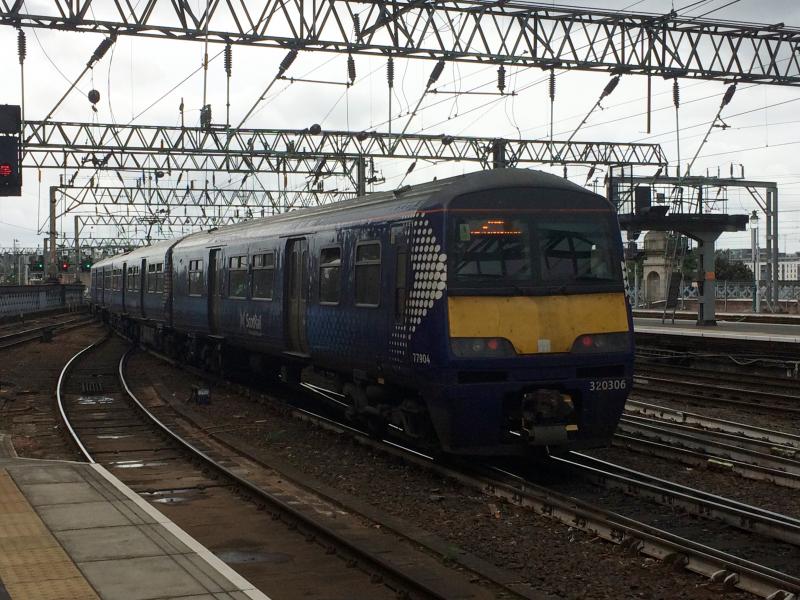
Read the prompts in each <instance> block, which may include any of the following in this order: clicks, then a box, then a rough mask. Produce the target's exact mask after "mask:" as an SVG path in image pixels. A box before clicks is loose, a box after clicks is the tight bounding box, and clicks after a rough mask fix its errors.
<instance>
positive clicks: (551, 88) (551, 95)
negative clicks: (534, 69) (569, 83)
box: [550, 69, 556, 100]
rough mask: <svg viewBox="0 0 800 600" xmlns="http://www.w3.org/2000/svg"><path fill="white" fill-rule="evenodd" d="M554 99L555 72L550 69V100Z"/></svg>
mask: <svg viewBox="0 0 800 600" xmlns="http://www.w3.org/2000/svg"><path fill="white" fill-rule="evenodd" d="M555 99H556V72H555V70H554V69H550V100H555Z"/></svg>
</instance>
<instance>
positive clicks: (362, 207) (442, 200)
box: [180, 169, 610, 248]
mask: <svg viewBox="0 0 800 600" xmlns="http://www.w3.org/2000/svg"><path fill="white" fill-rule="evenodd" d="M508 187H538V188H547V189H560V190H567V191H572V192H576V193H579V194H582V195H583V196H585V197H586V198H587V199H588V198H594V199H595V200H596V201H597V202H598V205H601V206H603V207H609V208H610V206H609V204H608V201H607V200H606V199H605V198H604V197H602V196H599V195H597V194H594V193H592V192H590V191H589V190H587V189H585V188H583V187H581V186H579V185H577V184H574V183H572V182H571V181H569V180H567V179H564V178H562V177H558V176H557V175H552V174H550V173H545V172H544V171H535V170H532V169H493V170H487V171H476V172H472V173H466V174H464V175H457V176H455V177H448V178H445V179H437V180H433V181H430V182H428V183H423V184H419V185H414V186H407V188H406V189H402V188H401V189H399V190H390V191H381V192H374V193H371V194H367V195H366V196H361V197H359V198H353V199H351V200H343V201H341V202H336V203H333V204H326V205H324V206H318V207H313V208H304V209H301V210H297V211H292V212H288V213H283V214H279V215H273V216H269V217H263V218H260V219H254V220H252V221H246V222H244V223H236V224H234V225H227V226H225V227H222V228H219V229H212V230H209V231H203V232H197V233H193V234H190V235H187V236H186V238H185V239H184V240H182V241H181V243H180V247H181V248H188V247H195V246H213V245H215V244H224V243H226V242H228V241H229V240H230V239H231V237H232V236H234V237H237V238H248V237H251V236H256V235H258V234H260V233H261V232H262V231H263V228H264V227H265V226H266V225H269V226H271V227H272V226H274V227H277V228H279V229H284V230H285V233H286V234H295V233H296V234H298V235H299V234H300V233H305V232H311V231H314V230H315V229H316V228H318V227H320V226H327V225H330V224H331V223H333V222H335V223H340V224H341V223H347V222H349V221H356V222H361V221H368V220H372V219H380V218H383V217H385V216H386V214H387V210H388V211H391V213H393V214H402V213H409V214H411V215H413V214H414V213H415V212H416V211H418V210H421V209H424V208H425V207H426V206H431V205H443V206H447V204H449V202H450V201H451V200H452V199H453V198H455V197H457V196H461V195H463V194H469V193H473V192H481V191H487V190H492V189H496V188H508Z"/></svg>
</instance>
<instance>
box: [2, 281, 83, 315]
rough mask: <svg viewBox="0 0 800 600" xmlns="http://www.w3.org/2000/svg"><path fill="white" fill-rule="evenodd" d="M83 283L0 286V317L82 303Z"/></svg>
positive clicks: (68, 306) (75, 305) (74, 305)
mask: <svg viewBox="0 0 800 600" xmlns="http://www.w3.org/2000/svg"><path fill="white" fill-rule="evenodd" d="M84 289H85V287H84V286H83V284H68V285H61V284H49V285H6V286H0V317H11V316H17V315H23V314H28V313H36V312H41V311H46V310H55V309H59V308H72V307H77V306H80V305H81V304H83V302H84V297H83V293H84Z"/></svg>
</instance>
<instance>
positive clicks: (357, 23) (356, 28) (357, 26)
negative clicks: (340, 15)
mask: <svg viewBox="0 0 800 600" xmlns="http://www.w3.org/2000/svg"><path fill="white" fill-rule="evenodd" d="M353 32H354V33H355V34H356V39H360V38H361V17H360V16H359V15H353Z"/></svg>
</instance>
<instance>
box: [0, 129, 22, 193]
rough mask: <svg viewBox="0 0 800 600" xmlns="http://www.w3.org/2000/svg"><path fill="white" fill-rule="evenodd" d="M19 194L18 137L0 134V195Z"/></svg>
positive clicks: (20, 185)
mask: <svg viewBox="0 0 800 600" xmlns="http://www.w3.org/2000/svg"><path fill="white" fill-rule="evenodd" d="M21 195H22V172H21V171H20V147H19V138H18V137H16V136H3V135H0V196H21Z"/></svg>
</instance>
